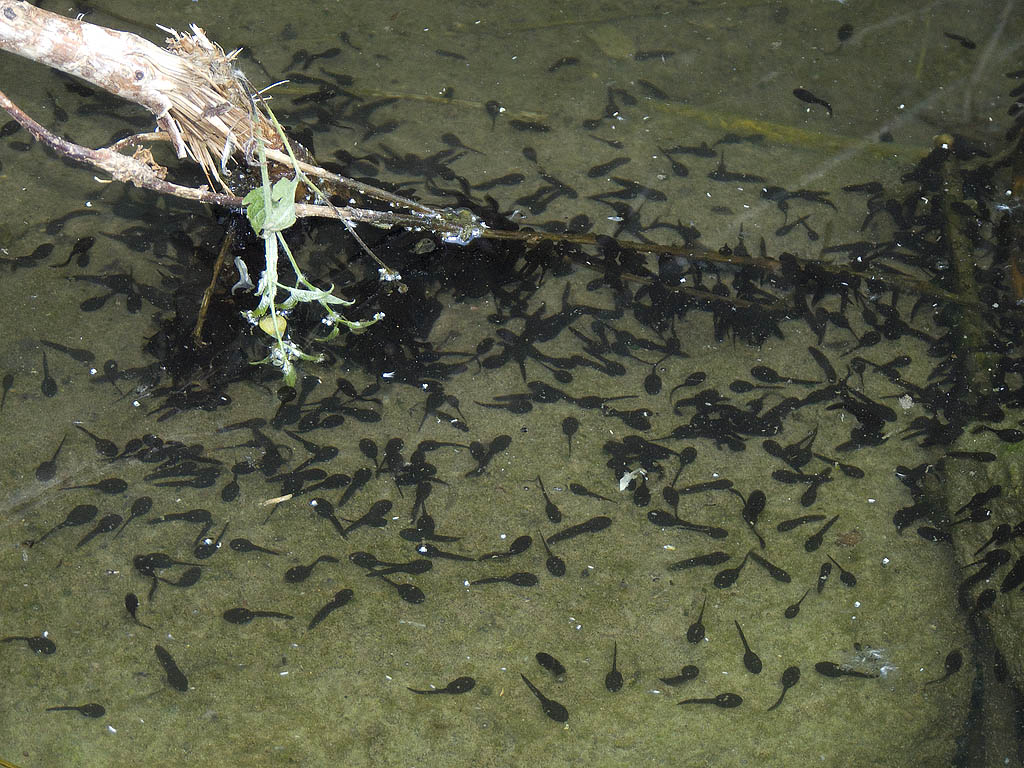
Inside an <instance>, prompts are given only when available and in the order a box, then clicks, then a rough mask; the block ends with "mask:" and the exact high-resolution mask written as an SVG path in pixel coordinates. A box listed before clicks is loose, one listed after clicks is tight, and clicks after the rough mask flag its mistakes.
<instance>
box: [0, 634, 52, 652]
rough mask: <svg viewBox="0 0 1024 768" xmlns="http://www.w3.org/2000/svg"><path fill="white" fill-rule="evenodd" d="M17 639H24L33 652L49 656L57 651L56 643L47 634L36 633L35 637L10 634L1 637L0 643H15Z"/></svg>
mask: <svg viewBox="0 0 1024 768" xmlns="http://www.w3.org/2000/svg"><path fill="white" fill-rule="evenodd" d="M15 640H24V641H25V643H26V645H28V647H29V648H30V649H31V650H32V652H33V653H41V654H43V655H44V656H49V655H50V654H52V653H56V652H57V645H56V643H54V642H53V640H51V639H50V638H48V637H46V635H36V636H34V637H23V636H21V635H10V636H9V637H0V643H13V642H14V641H15Z"/></svg>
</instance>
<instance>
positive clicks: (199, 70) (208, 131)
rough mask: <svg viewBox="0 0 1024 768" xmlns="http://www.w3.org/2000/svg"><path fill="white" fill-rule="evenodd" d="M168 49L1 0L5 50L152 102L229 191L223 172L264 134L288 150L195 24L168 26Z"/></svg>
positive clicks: (180, 148) (184, 149) (180, 149)
mask: <svg viewBox="0 0 1024 768" xmlns="http://www.w3.org/2000/svg"><path fill="white" fill-rule="evenodd" d="M165 31H166V32H167V33H168V34H169V35H170V37H168V38H167V44H168V47H167V48H161V47H159V46H158V45H155V44H154V43H151V42H150V41H149V40H146V39H145V38H143V37H140V36H139V35H135V34H132V33H130V32H122V31H120V30H115V29H108V28H106V27H100V26H97V25H95V24H89V23H87V22H84V21H81V20H80V19H69V18H67V17H65V16H61V15H59V14H56V13H51V12H50V11H45V10H42V9H40V8H36V7H35V6H33V5H30V4H29V3H27V2H24V1H23V0H0V49H3V50H5V51H9V52H10V53H14V54H17V55H19V56H24V57H26V58H29V59H32V60H33V61H37V62H39V63H41V64H46V65H47V66H50V67H53V68H55V69H59V70H61V71H62V72H66V73H68V74H70V75H74V76H76V77H80V78H82V79H83V80H87V81H88V82H90V83H93V84H94V85H96V86H98V87H100V88H102V89H104V90H106V91H109V92H110V93H113V94H116V95H117V96H120V97H121V98H124V99H127V100H129V101H133V102H135V103H137V104H141V105H142V106H144V107H146V109H148V110H149V111H150V112H152V113H153V115H154V116H155V117H156V123H157V125H158V126H159V128H160V130H161V131H164V132H165V133H166V134H167V136H168V137H169V139H170V141H171V144H172V145H173V146H174V150H175V152H176V153H177V155H178V157H179V158H184V157H186V156H189V157H191V158H192V159H193V160H195V161H196V162H197V163H199V164H200V165H201V166H202V168H203V170H204V171H205V172H206V174H207V176H208V177H209V178H210V179H211V180H215V181H216V182H218V183H219V184H220V186H221V187H222V188H223V189H225V190H227V189H228V187H227V185H226V184H225V183H224V180H223V179H222V174H224V175H226V174H227V173H229V171H228V161H229V159H230V158H231V157H233V156H234V155H235V154H238V153H242V154H244V153H246V152H249V153H252V152H253V151H254V149H255V146H254V140H255V139H256V138H257V137H259V138H261V139H262V140H263V142H264V144H265V146H266V147H268V148H270V149H278V150H280V149H282V148H283V144H282V141H281V138H280V137H279V136H278V135H277V132H276V131H275V130H274V127H273V126H272V125H271V124H270V123H269V121H268V120H267V119H266V117H265V116H264V115H263V114H262V113H261V112H260V111H259V110H258V109H257V108H256V105H255V103H254V100H253V97H254V95H255V94H254V93H253V89H252V88H251V86H250V85H249V83H248V81H247V80H246V79H245V77H244V76H243V75H242V73H241V72H240V71H239V70H238V69H237V68H236V67H234V66H233V61H234V58H235V56H237V54H238V51H237V50H235V51H231V52H230V53H225V52H224V50H223V49H222V48H221V47H220V46H219V45H217V44H216V43H212V42H210V40H209V39H207V37H206V35H205V33H204V32H203V30H201V29H200V28H199V27H197V26H195V25H193V26H192V30H191V34H181V33H178V32H176V31H174V30H170V29H168V30H165Z"/></svg>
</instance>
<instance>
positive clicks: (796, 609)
mask: <svg viewBox="0 0 1024 768" xmlns="http://www.w3.org/2000/svg"><path fill="white" fill-rule="evenodd" d="M810 591H811V590H810V589H809V588H808V589H806V590H805V591H804V593H803V594H802V595H801V596H800V599H799V600H797V601H796V602H795V603H793V604H792V605H790V606H788V607H787V608H786V610H785V612H784V613H783V616H785V617H786V618H787V619H795V618H796V616H797V614H798V613H800V603H802V602H803V601H804V598H805V597H807V595H808V594H809V593H810Z"/></svg>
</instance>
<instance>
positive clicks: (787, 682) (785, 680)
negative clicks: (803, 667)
mask: <svg viewBox="0 0 1024 768" xmlns="http://www.w3.org/2000/svg"><path fill="white" fill-rule="evenodd" d="M799 682H800V667H797V666H792V667H786V669H785V671H784V672H783V673H782V693H780V694H779V700H778V701H776V702H775V703H774V704H772V705H771V706H770V707H768V711H769V712H771V711H772V710H773V709H775V708H776V707H777V706H779V704H781V703H782V700H783V699H784V698H785V697H786V691H788V690H789V689H790V688H792V687H793V686H794V685H796V684H797V683H799Z"/></svg>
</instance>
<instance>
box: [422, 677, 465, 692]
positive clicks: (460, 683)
mask: <svg viewBox="0 0 1024 768" xmlns="http://www.w3.org/2000/svg"><path fill="white" fill-rule="evenodd" d="M475 686H476V680H474V679H473V678H472V677H457V678H455V679H454V680H452V681H451V682H450V683H448V685H446V686H445V687H444V688H427V689H425V690H421V689H417V688H409V690H410V691H412V692H413V693H422V694H433V693H450V694H459V693H469V692H470V691H472V690H473V688H474V687H475Z"/></svg>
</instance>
